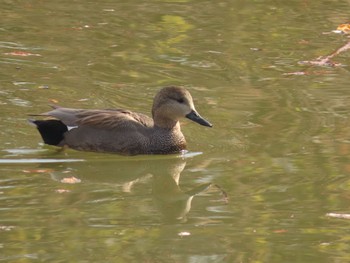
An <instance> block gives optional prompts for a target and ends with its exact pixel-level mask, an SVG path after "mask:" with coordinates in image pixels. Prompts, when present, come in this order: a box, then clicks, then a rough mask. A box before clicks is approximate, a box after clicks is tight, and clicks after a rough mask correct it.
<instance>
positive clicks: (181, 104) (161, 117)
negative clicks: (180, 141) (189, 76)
mask: <svg viewBox="0 0 350 263" xmlns="http://www.w3.org/2000/svg"><path fill="white" fill-rule="evenodd" d="M152 116H153V120H154V123H155V125H157V126H160V127H163V128H171V127H173V126H175V125H176V124H177V122H178V121H179V119H180V118H188V119H190V120H192V121H194V122H197V123H199V124H200V125H203V126H207V127H212V126H213V125H212V124H211V123H210V122H208V121H207V120H205V119H204V118H203V117H201V116H200V115H199V113H198V112H197V111H196V109H195V107H194V104H193V99H192V96H191V94H190V93H189V92H188V90H186V89H185V88H182V87H174V86H172V87H165V88H163V89H161V90H160V91H159V92H158V94H157V95H156V96H155V98H154V101H153V107H152Z"/></svg>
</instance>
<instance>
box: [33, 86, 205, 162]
mask: <svg viewBox="0 0 350 263" xmlns="http://www.w3.org/2000/svg"><path fill="white" fill-rule="evenodd" d="M52 107H53V110H51V111H49V112H46V113H43V114H39V115H32V116H48V117H51V118H52V117H53V118H54V119H48V120H30V122H31V123H33V124H35V125H36V127H37V129H38V130H39V132H40V134H41V137H42V138H43V140H44V142H45V143H46V144H49V145H55V146H61V147H62V146H68V147H69V148H72V149H75V150H82V151H95V152H110V153H119V154H125V155H136V154H170V153H177V152H180V151H181V150H184V149H186V140H185V137H184V135H183V134H182V132H181V129H180V123H179V119H180V118H183V117H186V118H188V119H190V120H192V121H194V122H197V123H199V124H201V125H203V126H208V127H212V124H211V123H209V122H208V121H206V120H205V119H203V118H202V117H201V116H200V115H199V114H198V113H197V111H196V109H195V107H194V105H193V100H192V96H191V94H190V93H189V92H188V90H186V89H185V88H182V87H165V88H163V89H161V90H160V91H159V92H158V93H157V95H156V96H155V98H154V101H153V107H152V118H150V117H148V116H146V115H144V114H141V113H135V112H132V111H128V110H123V109H106V110H87V109H70V108H62V107H58V106H52Z"/></svg>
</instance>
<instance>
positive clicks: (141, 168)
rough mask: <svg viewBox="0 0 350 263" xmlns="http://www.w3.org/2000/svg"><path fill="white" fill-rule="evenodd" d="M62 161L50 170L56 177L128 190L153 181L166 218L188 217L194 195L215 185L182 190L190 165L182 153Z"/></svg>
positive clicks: (61, 180) (57, 178) (167, 220)
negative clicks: (162, 155)
mask: <svg viewBox="0 0 350 263" xmlns="http://www.w3.org/2000/svg"><path fill="white" fill-rule="evenodd" d="M47 165H48V164H45V166H46V168H47ZM62 165H63V166H62ZM62 165H60V169H57V167H58V165H57V164H52V166H54V167H55V168H51V170H53V172H51V173H50V174H51V178H52V179H54V180H55V181H59V182H64V180H65V178H73V177H74V178H77V179H78V180H81V182H82V183H84V182H98V183H99V184H101V183H102V184H103V183H108V184H109V185H111V184H115V185H119V186H121V189H122V191H124V192H132V191H133V189H134V188H136V185H137V184H138V183H139V184H141V183H142V184H144V186H147V185H149V186H150V188H151V189H152V191H151V192H152V197H153V200H154V204H155V205H156V207H157V209H158V210H159V211H160V213H161V215H162V216H163V220H164V221H166V222H179V221H180V222H184V221H186V215H187V214H188V213H189V212H190V210H191V203H192V200H193V198H194V197H195V196H196V195H198V194H200V193H202V192H203V191H205V190H207V189H208V188H209V187H210V186H211V183H206V184H200V185H196V186H194V187H193V188H191V189H190V190H186V191H184V190H182V189H181V188H180V186H179V182H180V178H181V173H182V172H183V171H184V169H185V167H186V159H184V158H181V157H178V156H172V157H169V156H167V157H155V158H150V157H144V159H142V158H138V157H136V158H135V157H133V158H113V157H111V158H107V159H104V160H101V159H97V160H87V161H86V162H82V163H69V164H68V163H67V164H62ZM143 190H144V188H143ZM135 191H137V190H135Z"/></svg>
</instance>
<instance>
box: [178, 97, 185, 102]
mask: <svg viewBox="0 0 350 263" xmlns="http://www.w3.org/2000/svg"><path fill="white" fill-rule="evenodd" d="M176 101H177V102H178V103H184V102H185V101H184V99H183V98H180V99H177V100H176Z"/></svg>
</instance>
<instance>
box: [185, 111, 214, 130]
mask: <svg viewBox="0 0 350 263" xmlns="http://www.w3.org/2000/svg"><path fill="white" fill-rule="evenodd" d="M186 118H188V119H190V120H192V121H194V122H197V123H199V124H200V125H203V126H208V127H212V126H213V125H212V124H211V123H210V122H208V121H207V120H205V119H203V118H202V117H201V116H200V115H199V114H198V113H197V112H196V111H194V110H192V111H191V112H190V113H189V114H187V115H186Z"/></svg>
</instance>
